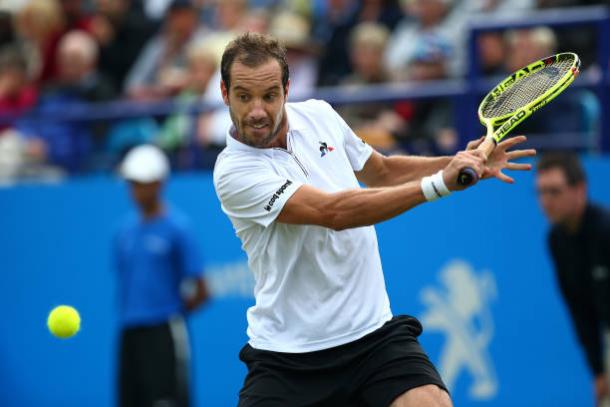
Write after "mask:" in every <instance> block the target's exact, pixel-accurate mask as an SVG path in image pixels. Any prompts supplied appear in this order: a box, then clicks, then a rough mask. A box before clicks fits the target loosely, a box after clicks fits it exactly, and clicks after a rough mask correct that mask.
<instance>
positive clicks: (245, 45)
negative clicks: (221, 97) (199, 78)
mask: <svg viewBox="0 0 610 407" xmlns="http://www.w3.org/2000/svg"><path fill="white" fill-rule="evenodd" d="M270 59H275V60H276V61H277V62H278V63H279V64H280V69H281V70H282V87H283V88H284V89H286V85H287V84H288V62H287V61H286V49H285V48H284V47H283V46H282V45H281V44H280V42H279V41H278V40H277V39H275V38H273V37H271V36H268V35H264V34H257V33H245V34H242V35H240V36H239V37H237V38H235V39H234V40H233V41H231V42H230V43H229V45H227V47H226V48H225V51H224V53H223V54H222V60H221V61H220V74H221V77H222V81H223V82H224V84H225V87H226V88H227V91H228V90H229V88H230V86H231V66H233V62H234V61H235V60H237V61H238V62H239V63H241V64H243V65H245V66H247V67H249V68H256V67H258V66H260V65H263V64H264V63H266V62H267V61H269V60H270Z"/></svg>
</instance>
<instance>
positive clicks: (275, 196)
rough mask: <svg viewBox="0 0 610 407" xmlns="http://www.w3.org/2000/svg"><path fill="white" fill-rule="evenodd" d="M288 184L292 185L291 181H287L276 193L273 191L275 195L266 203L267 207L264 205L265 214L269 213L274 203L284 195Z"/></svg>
mask: <svg viewBox="0 0 610 407" xmlns="http://www.w3.org/2000/svg"><path fill="white" fill-rule="evenodd" d="M290 184H292V181H290V180H288V181H286V183H285V184H284V185H282V186H281V187H280V188H279V189H278V190H277V191H275V194H273V196H272V197H271V199H269V202H268V203H267V205H265V210H266V211H267V212H271V208H272V207H273V204H274V203H275V201H277V200H278V199H279V197H280V195H282V194H283V193H284V191H285V190H286V188H288V187H289V186H290Z"/></svg>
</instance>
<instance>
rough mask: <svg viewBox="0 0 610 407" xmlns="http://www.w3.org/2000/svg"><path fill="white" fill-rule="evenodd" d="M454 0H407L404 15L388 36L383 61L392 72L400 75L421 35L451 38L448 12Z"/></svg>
mask: <svg viewBox="0 0 610 407" xmlns="http://www.w3.org/2000/svg"><path fill="white" fill-rule="evenodd" d="M452 2H453V0H409V1H408V2H407V6H408V7H407V8H406V12H407V13H410V14H407V16H406V18H405V19H404V20H403V21H402V22H401V23H400V25H399V26H398V27H397V28H396V30H395V32H394V33H393V34H392V36H391V37H390V42H389V44H388V48H387V51H386V55H385V63H386V66H387V67H388V69H389V70H390V72H391V74H392V75H393V76H395V77H397V78H403V77H404V72H405V70H406V68H407V67H408V66H409V64H410V63H411V61H412V60H413V58H414V56H415V53H416V52H417V49H416V46H417V45H418V44H419V43H420V42H419V41H418V40H419V39H420V38H422V37H426V36H431V37H434V38H437V37H442V38H443V39H444V41H445V42H448V43H450V41H451V40H452V35H451V33H452V30H451V27H450V26H449V24H448V20H447V16H448V15H449V11H450V10H451V5H452Z"/></svg>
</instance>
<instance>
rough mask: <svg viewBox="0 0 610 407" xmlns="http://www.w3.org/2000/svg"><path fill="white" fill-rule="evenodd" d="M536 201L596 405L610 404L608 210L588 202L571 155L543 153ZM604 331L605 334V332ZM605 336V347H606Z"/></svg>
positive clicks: (579, 170) (583, 179)
mask: <svg viewBox="0 0 610 407" xmlns="http://www.w3.org/2000/svg"><path fill="white" fill-rule="evenodd" d="M537 169H538V173H537V177H536V188H537V191H538V198H539V200H540V205H541V206H542V209H543V210H544V213H545V215H546V216H547V218H548V220H549V221H550V222H551V224H552V227H551V230H550V231H549V234H548V248H549V250H550V254H551V256H552V259H553V263H554V265H555V274H556V278H557V282H558V284H559V288H560V290H561V294H562V296H563V299H564V301H565V302H566V305H567V307H568V310H569V312H570V316H571V318H572V323H573V326H574V328H575V331H576V334H577V336H578V340H579V342H580V344H581V345H582V346H583V348H584V350H585V355H586V358H587V362H588V365H589V368H590V369H591V372H592V373H593V376H594V386H593V387H594V394H595V405H597V406H602V405H603V406H606V405H608V404H602V400H604V399H605V402H606V403H610V387H609V381H608V370H607V369H608V366H607V365H606V366H605V363H604V348H605V351H606V352H610V348H609V346H610V334H609V332H610V331H609V329H610V212H609V211H608V210H607V209H605V208H602V207H600V206H598V205H596V204H593V203H591V202H589V201H588V197H587V180H586V176H585V173H584V170H583V168H582V166H581V164H580V162H579V160H578V157H577V156H576V155H574V154H568V153H553V154H545V155H544V156H542V157H541V158H540V160H539V161H538V165H537ZM604 334H605V335H604ZM604 336H605V340H606V343H605V346H604Z"/></svg>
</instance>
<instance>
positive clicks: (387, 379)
mask: <svg viewBox="0 0 610 407" xmlns="http://www.w3.org/2000/svg"><path fill="white" fill-rule="evenodd" d="M384 328H385V331H384V332H382V333H383V337H382V339H380V340H378V341H377V342H376V343H375V346H374V348H373V349H372V350H371V352H370V354H369V355H368V357H367V358H366V359H365V361H364V362H363V363H362V364H361V365H360V366H359V367H358V370H359V371H360V372H362V373H361V374H360V375H359V378H358V380H357V381H356V386H357V389H358V393H359V395H358V397H357V398H358V399H359V400H360V401H361V403H362V405H365V406H370V407H388V406H390V405H391V404H392V403H393V402H394V401H395V400H398V399H400V398H401V397H402V395H404V394H407V393H409V394H410V398H412V397H414V396H411V395H413V394H414V395H415V396H417V395H419V394H420V393H422V390H421V388H424V389H427V388H428V387H429V386H430V385H432V387H433V388H434V389H438V390H439V391H442V392H443V393H445V395H447V397H448V394H447V392H446V387H445V384H444V383H443V381H442V379H441V377H440V375H439V373H438V372H437V370H436V368H435V367H434V365H433V364H432V362H431V361H430V359H429V358H428V356H427V355H426V353H425V351H424V350H423V348H422V347H421V346H420V344H419V342H418V341H417V336H418V335H419V334H420V333H421V325H420V324H419V321H417V320H416V319H415V318H412V317H408V316H400V317H395V318H394V319H393V320H392V321H391V323H390V324H388V326H385V327H384ZM427 393H428V391H423V394H422V396H425V395H427ZM416 405H417V404H416ZM432 405H434V404H432ZM439 406H444V405H443V404H440V405H439Z"/></svg>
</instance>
